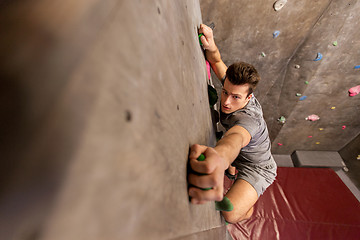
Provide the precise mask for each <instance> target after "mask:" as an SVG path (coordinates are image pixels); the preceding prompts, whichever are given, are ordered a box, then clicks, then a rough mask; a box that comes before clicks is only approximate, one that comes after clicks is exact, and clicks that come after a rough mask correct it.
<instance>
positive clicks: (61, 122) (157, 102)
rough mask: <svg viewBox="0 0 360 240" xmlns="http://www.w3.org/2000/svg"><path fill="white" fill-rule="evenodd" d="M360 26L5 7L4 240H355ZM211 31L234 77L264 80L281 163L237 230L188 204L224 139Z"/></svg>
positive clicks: (295, 16)
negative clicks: (245, 68)
mask: <svg viewBox="0 0 360 240" xmlns="http://www.w3.org/2000/svg"><path fill="white" fill-rule="evenodd" d="M359 13H360V1H357V0H318V1H313V0H302V1H296V0H257V1H248V0H237V1H231V0H219V1H215V0H181V1H180V0H177V1H166V0H157V1H141V0H134V1H133V0H110V1H102V0H87V1H84V0H77V1H74V0H22V1H19V0H11V1H10V0H0V22H1V23H2V24H1V28H0V36H1V37H0V56H1V57H0V76H1V77H0V99H1V100H0V116H1V117H0V164H1V165H0V239H12V240H35V239H41V240H45V239H51V240H60V239H61V240H62V239H87V240H99V239H101V240H108V239H109V240H110V239H111V240H114V239H121V240H123V239H124V240H125V239H126V240H142V239H144V240H145V239H146V240H149V239H156V240H159V239H161V240H162V239H169V240H185V239H190V240H192V239H193V240H198V239H199V240H200V239H209V240H212V239H214V240H219V239H226V240H230V239H234V240H238V239H254V240H257V239H261V240H267V239H270V240H273V239H292V240H293V239H299V240H300V239H301V240H303V239H316V240H317V239H327V240H328V239H359V236H360V215H359V213H360V203H359V200H360V193H359V189H360V134H359V133H360V117H359V113H360V94H359V92H360V50H359V49H360V30H359V29H360V15H359ZM202 23H203V24H206V25H209V26H210V25H211V26H212V27H213V32H214V39H215V42H216V45H217V46H218V48H219V50H220V53H221V56H222V60H223V61H224V63H225V64H226V65H227V66H229V65H231V64H232V63H234V62H237V61H243V62H247V63H250V64H252V65H253V66H255V67H256V69H257V70H258V72H259V74H260V76H261V81H260V82H259V85H258V87H257V88H256V90H255V92H254V95H255V96H256V98H257V99H258V100H259V102H260V104H261V106H262V110H263V115H264V119H265V121H266V123H267V127H268V130H269V137H270V140H271V152H272V154H273V156H274V159H275V161H276V163H277V166H278V170H277V177H276V180H275V182H274V183H273V184H272V185H271V186H270V187H269V188H268V189H267V190H266V191H265V193H264V194H263V195H262V196H260V198H259V199H258V201H257V203H256V204H255V206H254V212H253V214H252V216H251V217H250V219H247V220H244V221H241V222H238V223H236V224H228V223H227V222H226V221H225V220H224V218H223V216H222V215H221V213H220V212H219V211H217V210H216V206H215V205H216V203H215V202H212V201H210V202H207V203H205V204H200V205H195V204H191V203H190V201H189V195H188V182H187V175H188V171H189V165H188V160H189V148H190V146H191V145H193V144H195V143H198V144H203V145H207V146H212V147H213V146H215V145H216V142H217V136H218V133H219V128H220V127H221V126H220V124H219V123H218V121H217V120H218V119H217V115H216V112H217V111H219V104H218V103H217V102H216V100H215V101H214V102H212V101H213V99H214V97H216V95H217V94H216V93H219V92H220V91H221V87H222V86H221V83H220V81H219V80H218V79H217V77H216V75H215V73H214V72H213V70H212V69H210V68H209V66H207V64H206V55H205V54H204V49H203V47H202V46H201V44H200V42H199V32H198V31H199V27H200V24H202ZM209 100H210V102H209ZM209 103H210V104H209ZM205 160H206V159H205ZM232 184H233V180H230V179H229V178H227V177H226V176H224V189H225V191H227V189H229V188H230V187H231V185H232Z"/></svg>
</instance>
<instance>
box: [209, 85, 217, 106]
mask: <svg viewBox="0 0 360 240" xmlns="http://www.w3.org/2000/svg"><path fill="white" fill-rule="evenodd" d="M208 95H209V105H210V107H211V108H212V107H213V106H214V105H215V104H216V103H217V100H218V95H217V92H216V89H215V88H214V87H213V86H211V85H210V84H208Z"/></svg>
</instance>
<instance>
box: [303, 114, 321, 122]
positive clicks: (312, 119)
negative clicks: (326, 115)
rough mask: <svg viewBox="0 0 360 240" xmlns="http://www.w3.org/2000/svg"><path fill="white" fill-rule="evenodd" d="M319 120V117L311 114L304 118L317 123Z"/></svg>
mask: <svg viewBox="0 0 360 240" xmlns="http://www.w3.org/2000/svg"><path fill="white" fill-rule="evenodd" d="M319 119H320V117H319V116H318V115H315V114H311V115H309V116H307V117H306V118H305V120H309V121H313V122H314V121H317V120H319Z"/></svg>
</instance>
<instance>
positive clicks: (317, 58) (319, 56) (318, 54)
mask: <svg viewBox="0 0 360 240" xmlns="http://www.w3.org/2000/svg"><path fill="white" fill-rule="evenodd" d="M322 58H323V55H322V54H321V53H317V55H316V58H315V59H314V61H320V60H321V59H322Z"/></svg>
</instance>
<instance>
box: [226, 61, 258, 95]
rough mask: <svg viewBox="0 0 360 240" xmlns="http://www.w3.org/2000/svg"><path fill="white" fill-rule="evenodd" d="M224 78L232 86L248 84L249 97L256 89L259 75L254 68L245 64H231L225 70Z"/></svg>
mask: <svg viewBox="0 0 360 240" xmlns="http://www.w3.org/2000/svg"><path fill="white" fill-rule="evenodd" d="M226 77H227V78H228V80H229V81H230V82H231V83H232V84H234V85H243V84H246V83H247V84H249V93H248V95H247V96H249V95H250V94H251V93H253V91H254V90H255V88H256V85H257V84H258V82H259V81H260V75H259V74H258V72H257V70H256V69H255V67H254V66H253V65H251V64H248V63H245V62H236V63H233V64H232V65H231V66H230V67H229V68H228V69H227V70H226Z"/></svg>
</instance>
